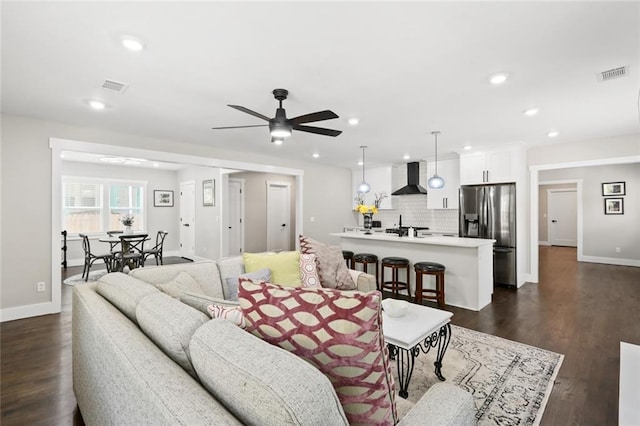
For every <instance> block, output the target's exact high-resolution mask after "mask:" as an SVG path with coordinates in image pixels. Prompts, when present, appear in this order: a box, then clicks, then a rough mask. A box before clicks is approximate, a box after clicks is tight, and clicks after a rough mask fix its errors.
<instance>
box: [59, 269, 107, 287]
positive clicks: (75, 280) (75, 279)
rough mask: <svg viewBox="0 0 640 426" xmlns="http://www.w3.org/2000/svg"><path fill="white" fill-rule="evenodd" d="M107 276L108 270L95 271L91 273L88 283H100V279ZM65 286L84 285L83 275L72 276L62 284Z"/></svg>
mask: <svg viewBox="0 0 640 426" xmlns="http://www.w3.org/2000/svg"><path fill="white" fill-rule="evenodd" d="M106 274H107V270H106V269H97V270H95V271H89V279H88V280H87V281H98V280H99V279H100V278H102V277H103V276H105V275H106ZM62 283H63V284H65V285H76V284H84V283H85V280H84V278H82V274H78V275H72V276H70V277H69V278H67V279H66V280H64V281H63V282H62Z"/></svg>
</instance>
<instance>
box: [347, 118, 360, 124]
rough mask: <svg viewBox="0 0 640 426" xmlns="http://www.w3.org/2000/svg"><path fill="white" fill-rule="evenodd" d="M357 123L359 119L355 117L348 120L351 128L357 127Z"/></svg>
mask: <svg viewBox="0 0 640 426" xmlns="http://www.w3.org/2000/svg"><path fill="white" fill-rule="evenodd" d="M359 122H360V119H359V118H356V117H352V118H350V119H349V124H351V125H352V126H357V125H358V123H359Z"/></svg>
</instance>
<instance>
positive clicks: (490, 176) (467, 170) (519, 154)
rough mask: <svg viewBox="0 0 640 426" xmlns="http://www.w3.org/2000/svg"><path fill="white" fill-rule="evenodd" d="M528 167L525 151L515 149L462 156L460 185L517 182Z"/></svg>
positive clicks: (519, 148)
mask: <svg viewBox="0 0 640 426" xmlns="http://www.w3.org/2000/svg"><path fill="white" fill-rule="evenodd" d="M523 167H526V164H525V157H524V149H523V148H522V147H513V148H507V149H496V150H490V151H484V152H475V153H471V154H464V153H461V154H460V184H461V185H474V184H483V183H501V182H516V181H517V180H518V176H519V171H520V170H521V169H522V168H523Z"/></svg>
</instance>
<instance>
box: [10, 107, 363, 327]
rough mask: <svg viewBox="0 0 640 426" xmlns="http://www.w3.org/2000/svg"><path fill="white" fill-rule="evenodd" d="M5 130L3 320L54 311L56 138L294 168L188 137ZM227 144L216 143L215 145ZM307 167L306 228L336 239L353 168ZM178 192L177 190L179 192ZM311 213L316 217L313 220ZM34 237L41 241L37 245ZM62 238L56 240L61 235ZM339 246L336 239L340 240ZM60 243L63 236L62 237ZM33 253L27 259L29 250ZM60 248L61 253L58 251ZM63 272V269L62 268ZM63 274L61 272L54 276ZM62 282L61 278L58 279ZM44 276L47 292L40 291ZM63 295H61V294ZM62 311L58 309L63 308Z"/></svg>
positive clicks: (36, 124)
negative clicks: (186, 139) (193, 141)
mask: <svg viewBox="0 0 640 426" xmlns="http://www.w3.org/2000/svg"><path fill="white" fill-rule="evenodd" d="M0 118H1V119H2V129H1V132H2V133H1V135H2V139H1V144H2V147H1V151H2V158H1V161H2V164H1V170H0V173H1V183H0V184H1V190H0V194H1V196H2V200H1V201H0V205H1V206H2V211H1V213H0V216H1V221H2V222H1V224H0V229H1V230H2V241H1V242H0V246H1V247H0V250H1V252H2V258H1V259H0V261H1V265H0V299H1V300H0V308H1V309H2V311H0V318H1V319H2V320H3V321H5V320H9V319H16V318H22V317H25V316H33V315H42V314H45V313H49V312H56V309H57V308H56V300H55V297H54V295H52V291H51V284H52V280H53V279H54V277H53V276H52V261H51V259H52V252H51V249H52V235H53V232H54V230H55V231H56V232H59V230H56V229H55V227H53V226H52V219H51V206H52V182H51V176H52V165H54V164H55V165H56V167H59V166H58V163H57V161H59V159H56V160H55V161H56V163H54V160H53V159H52V151H51V149H50V147H49V139H50V138H61V139H70V140H76V141H84V142H92V143H97V144H105V145H111V146H122V147H127V148H139V149H147V150H153V151H164V152H168V153H176V154H187V155H193V156H202V157H209V158H218V159H222V160H233V161H242V162H250V163H254V164H263V165H273V166H279V167H283V168H290V166H291V161H288V160H287V159H285V158H282V157H276V156H273V157H270V156H263V155H258V154H255V153H251V152H246V153H243V152H238V151H231V150H226V149H221V148H216V147H215V146H214V144H213V143H212V145H211V146H203V145H195V144H189V143H186V142H184V141H175V140H166V139H161V138H150V137H141V136H138V135H133V134H124V133H116V132H111V131H109V130H104V129H99V128H85V127H77V126H70V125H67V124H63V123H57V122H52V121H45V120H39V119H34V118H28V117H22V116H14V115H7V114H3V115H2V116H1V117H0ZM221 143H222V144H223V143H224V141H222V142H220V141H218V143H217V145H218V146H220V144H221ZM296 167H297V168H299V169H302V170H303V171H304V179H303V180H302V182H303V187H302V191H303V192H304V200H303V214H304V221H303V222H304V232H305V234H307V235H309V236H311V237H312V238H317V239H321V240H331V238H329V237H328V234H329V233H330V232H336V231H339V230H341V229H342V226H343V224H344V223H349V221H352V220H353V217H352V213H351V210H350V206H351V171H350V170H348V169H342V168H336V167H330V166H324V165H318V164H315V163H311V162H301V161H298V162H296ZM176 195H177V194H176ZM310 215H313V216H314V217H315V218H316V221H315V222H310V221H309V217H310ZM33 238H36V239H37V241H38V242H39V244H35V245H34V244H32V242H31V241H32V239H33ZM56 238H57V237H56ZM333 243H338V240H337V239H334V240H333ZM56 246H57V241H56ZM25 253H28V256H25V255H24V254H25ZM58 253H59V252H58ZM56 270H57V269H56ZM56 275H57V273H56ZM57 280H58V281H59V276H58V277H57ZM38 281H44V282H45V283H46V291H45V292H41V293H38V292H36V283H37V282H38ZM58 296H59V295H58ZM58 309H59V308H58Z"/></svg>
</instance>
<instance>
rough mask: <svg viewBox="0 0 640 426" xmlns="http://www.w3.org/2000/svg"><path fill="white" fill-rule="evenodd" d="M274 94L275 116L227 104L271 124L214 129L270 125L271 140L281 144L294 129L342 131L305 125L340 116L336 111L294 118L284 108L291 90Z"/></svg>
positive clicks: (332, 133) (330, 133)
mask: <svg viewBox="0 0 640 426" xmlns="http://www.w3.org/2000/svg"><path fill="white" fill-rule="evenodd" d="M272 93H273V96H274V97H275V98H276V99H277V100H278V102H279V104H280V106H279V107H278V109H276V116H275V117H274V118H269V117H267V116H266V115H262V114H260V113H259V112H255V111H252V110H250V109H249V108H245V107H243V106H240V105H227V106H230V107H231V108H234V109H237V110H238V111H242V112H244V113H247V114H249V115H253V116H254V117H258V118H261V119H263V120H265V121H268V122H269V124H256V125H249V126H227V127H212V129H215V130H217V129H242V128H245V127H267V126H269V133H271V142H273V143H276V144H281V143H282V142H283V141H284V139H285V138H288V137H289V136H291V132H292V130H299V131H301V132H308V133H315V134H318V135H324V136H333V137H335V136H338V135H339V134H340V133H342V131H341V130H333V129H325V128H323V127H315V126H303V124H304V123H311V122H314V121H323V120H332V119H334V118H339V117H338V115H337V114H336V113H334V112H333V111H329V110H324V111H318V112H312V113H310V114H305V115H300V116H298V117H294V118H287V113H286V111H285V110H284V108H282V101H284V100H285V99H287V95H288V94H289V91H288V90H286V89H275V90H274V91H273V92H272Z"/></svg>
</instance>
